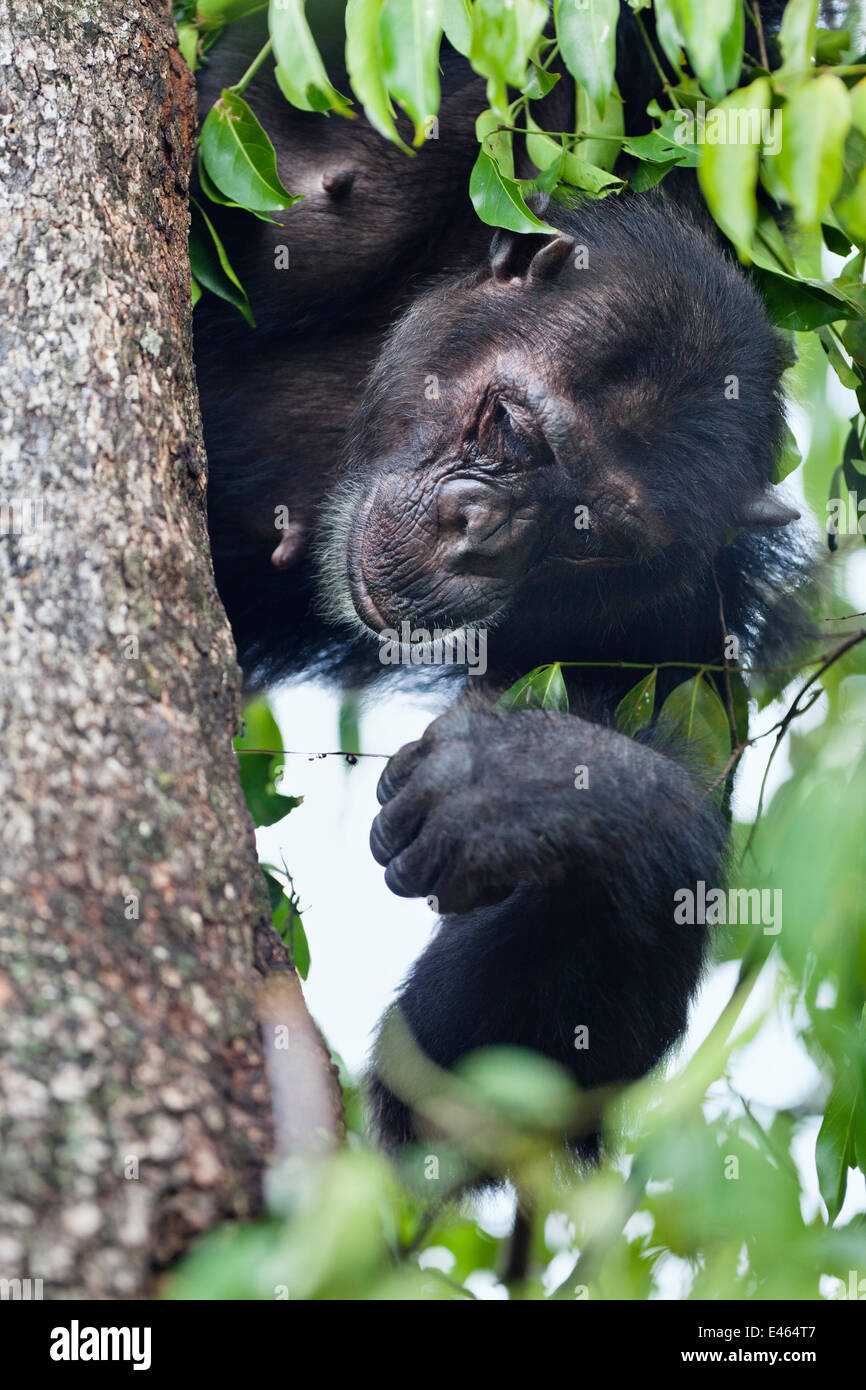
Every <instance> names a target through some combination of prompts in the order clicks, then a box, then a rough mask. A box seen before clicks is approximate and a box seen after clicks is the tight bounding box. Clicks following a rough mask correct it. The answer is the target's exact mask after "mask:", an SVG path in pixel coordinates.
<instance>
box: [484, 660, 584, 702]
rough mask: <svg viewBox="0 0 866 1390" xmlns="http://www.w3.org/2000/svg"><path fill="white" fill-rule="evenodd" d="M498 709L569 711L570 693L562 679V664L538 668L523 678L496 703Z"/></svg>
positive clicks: (555, 662) (557, 662) (557, 663)
mask: <svg viewBox="0 0 866 1390" xmlns="http://www.w3.org/2000/svg"><path fill="white" fill-rule="evenodd" d="M496 708H497V709H558V710H565V711H567V710H568V691H567V690H566V688H565V681H564V680H563V677H562V663H561V662H559V661H554V662H553V664H552V665H550V666H536V668H535V670H534V671H530V672H529V675H528V676H521V678H520V680H519V681H515V683H514V685H512V686H510V687H509V689H508V690H506V691H505V693H504V694H503V695H500V697H499V699H498V700H497V701H496Z"/></svg>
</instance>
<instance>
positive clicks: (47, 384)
mask: <svg viewBox="0 0 866 1390" xmlns="http://www.w3.org/2000/svg"><path fill="white" fill-rule="evenodd" d="M174 44H175V34H174V28H173V24H172V20H171V13H170V8H169V6H168V5H166V4H162V3H159V0H139V2H138V3H136V4H133V5H130V4H126V3H118V0H81V2H80V3H78V4H76V5H75V6H74V7H62V8H61V7H60V6H55V5H51V4H46V3H45V2H44V0H12V4H11V5H10V6H9V7H8V8H7V9H6V10H5V11H4V14H3V16H2V18H0V70H2V82H0V87H2V96H0V184H2V192H0V266H2V272H0V274H2V281H3V292H2V295H0V337H2V348H0V402H2V417H3V418H2V431H0V435H2V443H0V614H2V620H0V621H2V643H3V656H4V660H3V663H2V667H0V718H2V738H3V757H2V760H0V801H2V807H3V816H2V832H0V833H2V859H0V1130H2V1143H0V1277H3V1278H15V1277H31V1278H41V1279H42V1280H43V1287H44V1293H45V1296H46V1297H52V1296H54V1297H56V1296H59V1295H63V1296H74V1295H81V1296H85V1297H128V1296H138V1295H142V1294H144V1293H146V1292H147V1291H148V1290H149V1288H150V1287H151V1286H152V1279H153V1275H154V1271H156V1270H159V1269H160V1268H163V1267H165V1266H166V1265H167V1264H169V1263H170V1262H171V1261H172V1260H173V1259H174V1258H175V1257H176V1256H177V1255H178V1254H179V1253H180V1252H181V1251H182V1250H183V1249H184V1247H185V1246H186V1244H187V1243H188V1242H189V1240H190V1238H191V1237H192V1236H193V1235H195V1234H196V1233H197V1232H199V1231H204V1230H207V1229H209V1228H210V1227H212V1226H213V1225H214V1224H215V1223H216V1222H217V1221H219V1220H220V1219H222V1218H223V1217H225V1216H244V1215H247V1214H249V1213H251V1212H253V1211H254V1210H255V1209H256V1207H257V1204H258V1202H259V1200H260V1197H259V1194H260V1191H261V1179H262V1170H263V1166H264V1164H265V1163H266V1161H267V1159H268V1155H269V1149H270V1145H271V1137H272V1135H271V1131H272V1120H271V1112H270V1106H269V1101H268V1090H267V1084H266V1080H265V1072H264V1067H263V1059H262V1055H261V1047H260V1042H259V1038H258V1035H257V1027H256V1022H255V1016H254V1009H255V995H256V984H257V979H258V978H260V977H258V976H257V974H256V969H255V961H254V954H255V950H254V948H255V937H256V934H257V933H265V932H269V931H270V925H269V915H268V906H267V897H266V894H265V892H264V890H263V884H262V879H261V875H260V873H259V871H258V868H257V864H256V856H255V844H254V837H253V830H252V826H251V823H250V821H249V818H248V816H247V813H246V810H245V807H244V805H243V800H242V796H241V792H240V787H239V783H238V779H237V775H236V771H235V768H234V763H233V753H232V746H231V739H232V735H233V733H234V732H235V729H236V726H237V722H238V715H239V702H240V682H239V674H238V670H237V667H236V663H235V655H234V648H233V645H232V642H231V637H230V633H229V630H228V627H227V625H226V621H225V617H224V615H223V612H222V609H221V607H220V605H219V602H218V599H217V596H216V592H215V588H214V583H213V576H212V572H211V568H210V562H209V559H208V547H207V535H206V529H205V507H204V494H205V482H206V463H205V457H204V451H203V447H202V440H201V431H200V423H199V418H198V406H197V398H196V392H195V383H194V377H193V370H192V349H191V323H190V300H189V268H188V261H187V252H186V234H187V206H186V192H187V181H188V175H189V166H190V160H191V156H192V148H193V140H194V134H195V96H194V88H193V82H192V79H191V76H190V74H189V72H188V70H187V69H186V67H185V65H184V64H183V62H182V60H181V59H180V57H179V55H178V53H177V51H176V49H175V47H174ZM266 954H267V955H268V956H270V958H271V959H272V960H274V959H275V960H276V961H277V963H278V964H280V963H281V957H280V954H279V951H276V952H274V950H273V943H270V946H269V949H268V951H267V952H266ZM259 955H261V953H259Z"/></svg>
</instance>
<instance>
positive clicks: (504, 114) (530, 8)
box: [469, 0, 548, 123]
mask: <svg viewBox="0 0 866 1390" xmlns="http://www.w3.org/2000/svg"><path fill="white" fill-rule="evenodd" d="M547 17H548V10H547V5H546V4H545V0H512V3H511V4H510V5H503V4H502V0H475V3H474V5H473V7H472V25H473V28H472V47H471V49H470V52H469V58H470V62H471V63H472V66H473V68H474V69H475V71H476V72H477V73H479V75H480V76H481V77H485V78H486V79H487V100H488V102H489V104H490V106H491V107H492V109H493V110H494V111H496V112H497V114H498V116H499V117H500V119H501V120H503V121H505V122H506V123H508V88H509V86H511V87H522V86H523V83H524V81H525V78H526V68H527V64H528V62H529V59H530V57H531V56H532V54H533V52H534V50H535V46H536V44H537V43H538V40H539V39H540V38H541V34H542V31H543V29H544V26H545V23H546V22H547Z"/></svg>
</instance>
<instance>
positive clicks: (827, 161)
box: [769, 73, 851, 227]
mask: <svg viewBox="0 0 866 1390" xmlns="http://www.w3.org/2000/svg"><path fill="white" fill-rule="evenodd" d="M850 124H851V111H850V108H849V105H848V89H847V88H846V86H845V83H844V82H843V81H842V79H841V78H839V77H834V76H833V74H832V73H822V75H821V76H820V77H816V78H815V79H814V81H811V82H805V83H804V84H803V85H802V86H800V87H797V88H795V90H794V91H793V92H792V93H791V95H790V96H789V98H788V100H787V102H786V103H785V106H784V108H783V111H782V125H783V131H784V135H783V139H782V146H781V149H780V150H779V153H778V154H777V155H773V156H772V159H771V160H770V161H769V163H770V164H771V165H772V166H774V169H775V172H776V173H777V174H778V177H779V180H780V182H781V184H782V186H783V188H784V189H785V190H786V192H787V194H788V197H789V199H790V202H791V206H792V207H793V209H794V213H795V215H796V218H797V221H798V222H799V223H800V225H801V226H804V227H817V225H818V223H819V222H820V220H821V213H822V212H823V211H824V210H825V208H827V207H828V206H829V204H830V203H831V202H832V200H833V198H834V197H835V196H836V194H837V192H838V191H839V186H840V184H841V182H842V172H843V153H844V145H845V136H846V134H847V132H848V127H849V126H850Z"/></svg>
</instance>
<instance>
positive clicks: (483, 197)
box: [469, 150, 555, 233]
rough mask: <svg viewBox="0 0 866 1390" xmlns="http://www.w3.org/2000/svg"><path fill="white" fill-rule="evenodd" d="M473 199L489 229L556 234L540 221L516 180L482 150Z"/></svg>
mask: <svg viewBox="0 0 866 1390" xmlns="http://www.w3.org/2000/svg"><path fill="white" fill-rule="evenodd" d="M469 197H470V198H471V199H472V206H473V207H474V209H475V211H476V212H477V213H478V216H479V217H480V218H481V221H482V222H486V224H487V226H488V227H506V228H507V229H508V230H509V231H512V232H551V233H555V228H553V227H551V226H549V225H548V223H546V222H541V221H539V219H538V218H537V217H536V216H535V213H534V212H531V211H530V210H529V208H528V207H527V206H526V203H525V202H524V199H523V194H522V193H521V191H520V186H519V184H518V183H517V182H516V180H515V179H509V178H506V177H505V175H504V174H501V173H500V172H499V170H498V168H497V167H496V165H495V164H494V162H493V160H492V159H491V158H490V156H489V155H488V154H486V153H485V152H484V150H479V152H478V158H477V159H476V161H475V166H474V168H473V170H472V174H471V176H470V179H469Z"/></svg>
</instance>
